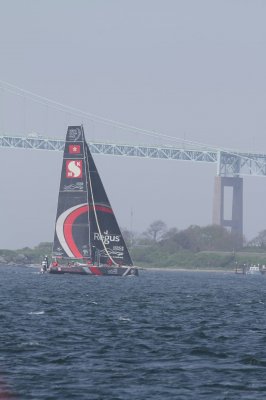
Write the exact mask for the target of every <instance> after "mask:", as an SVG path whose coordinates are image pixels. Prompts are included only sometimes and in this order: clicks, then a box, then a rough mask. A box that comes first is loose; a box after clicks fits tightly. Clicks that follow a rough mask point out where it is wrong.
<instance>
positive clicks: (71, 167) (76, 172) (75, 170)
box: [66, 160, 82, 178]
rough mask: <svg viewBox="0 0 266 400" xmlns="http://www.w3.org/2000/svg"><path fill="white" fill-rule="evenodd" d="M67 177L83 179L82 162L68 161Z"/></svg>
mask: <svg viewBox="0 0 266 400" xmlns="http://www.w3.org/2000/svg"><path fill="white" fill-rule="evenodd" d="M66 177H67V178H82V160H66Z"/></svg>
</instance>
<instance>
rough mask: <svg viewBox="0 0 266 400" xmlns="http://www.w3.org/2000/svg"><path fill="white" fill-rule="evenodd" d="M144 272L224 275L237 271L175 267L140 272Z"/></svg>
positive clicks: (149, 268)
mask: <svg viewBox="0 0 266 400" xmlns="http://www.w3.org/2000/svg"><path fill="white" fill-rule="evenodd" d="M141 269H142V270H144V271H160V272H163V271H166V272H171V271H174V272H209V273H212V272H214V273H222V274H234V273H235V271H234V270H233V269H232V270H229V269H227V270H222V269H210V268H209V269H203V268H202V269H200V268H178V267H174V268H170V267H144V268H140V270H141Z"/></svg>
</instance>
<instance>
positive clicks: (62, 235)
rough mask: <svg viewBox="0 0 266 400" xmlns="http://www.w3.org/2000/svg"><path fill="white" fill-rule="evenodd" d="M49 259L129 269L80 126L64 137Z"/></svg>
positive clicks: (113, 218)
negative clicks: (86, 261) (81, 261)
mask: <svg viewBox="0 0 266 400" xmlns="http://www.w3.org/2000/svg"><path fill="white" fill-rule="evenodd" d="M52 257H53V258H54V259H60V258H61V259H68V260H69V259H75V260H81V259H82V260H83V261H84V260H86V259H87V260H90V261H91V262H92V263H93V265H96V264H97V265H98V266H99V265H105V266H106V265H109V266H110V265H112V266H114V267H121V266H126V267H128V269H129V267H132V266H133V263H132V260H131V257H130V255H129V252H128V249H127V246H126V243H125V241H124V239H123V236H122V233H121V231H120V228H119V226H118V223H117V221H116V218H115V215H114V212H113V209H112V207H111V204H110V202H109V200H108V197H107V194H106V192H105V189H104V186H103V184H102V181H101V178H100V175H99V173H98V170H97V168H96V165H95V162H94V160H93V157H92V155H91V152H90V149H89V146H88V145H87V143H86V141H85V137H84V131H83V127H82V126H70V127H69V128H68V131H67V135H66V142H65V148H64V156H63V165H62V173H61V182H60V189H59V198H58V208H57V215H56V223H55V234H54V244H53V253H52ZM92 268H94V267H92ZM133 268H134V267H133ZM67 272H68V271H67ZM133 272H134V271H133ZM96 274H98V273H96ZM99 274H100V273H99ZM119 274H121V273H120V271H119ZM131 274H134V273H132V272H131ZM136 274H137V273H136Z"/></svg>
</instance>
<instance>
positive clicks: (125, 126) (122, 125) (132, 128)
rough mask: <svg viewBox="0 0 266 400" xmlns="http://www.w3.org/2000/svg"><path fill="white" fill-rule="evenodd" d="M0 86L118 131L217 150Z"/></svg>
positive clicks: (26, 92)
mask: <svg viewBox="0 0 266 400" xmlns="http://www.w3.org/2000/svg"><path fill="white" fill-rule="evenodd" d="M0 84H2V85H6V86H8V87H10V88H13V90H14V89H15V90H19V91H21V92H23V93H24V94H27V95H29V96H30V97H35V98H37V99H39V100H41V101H44V102H45V103H50V104H53V105H54V106H57V107H60V108H63V109H64V111H66V110H71V111H72V112H73V113H77V114H78V115H79V116H81V115H82V116H86V117H87V118H90V119H93V120H96V121H100V122H102V123H104V124H107V125H111V126H116V127H117V128H120V129H128V130H130V131H134V132H138V133H140V134H143V135H147V136H153V137H157V138H158V137H159V138H164V139H169V140H171V141H174V142H182V143H186V144H191V145H194V146H199V147H203V148H205V149H206V148H207V149H215V150H217V148H215V147H211V148H210V146H208V145H206V144H204V143H200V142H193V141H191V140H187V139H184V138H183V139H182V138H176V137H173V136H170V135H166V134H163V133H160V132H156V131H150V130H148V129H142V128H137V127H136V126H133V125H128V124H125V123H123V122H119V121H115V120H112V119H108V118H104V117H101V116H99V115H96V114H91V113H88V112H85V111H82V110H79V109H78V108H75V107H71V106H67V105H65V104H62V103H60V102H57V101H55V100H51V99H49V98H47V97H44V96H40V95H38V94H36V93H33V92H31V91H29V90H25V89H22V88H20V87H18V86H15V85H13V84H11V83H9V82H5V81H3V80H0ZM15 94H16V93H15ZM32 101H34V99H32ZM60 111H63V110H60Z"/></svg>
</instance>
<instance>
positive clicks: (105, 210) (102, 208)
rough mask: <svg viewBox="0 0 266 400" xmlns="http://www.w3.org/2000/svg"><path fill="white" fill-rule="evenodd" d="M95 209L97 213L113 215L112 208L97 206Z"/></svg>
mask: <svg viewBox="0 0 266 400" xmlns="http://www.w3.org/2000/svg"><path fill="white" fill-rule="evenodd" d="M95 209H96V210H97V211H102V212H105V213H108V214H113V210H112V209H111V207H104V206H97V205H95Z"/></svg>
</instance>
